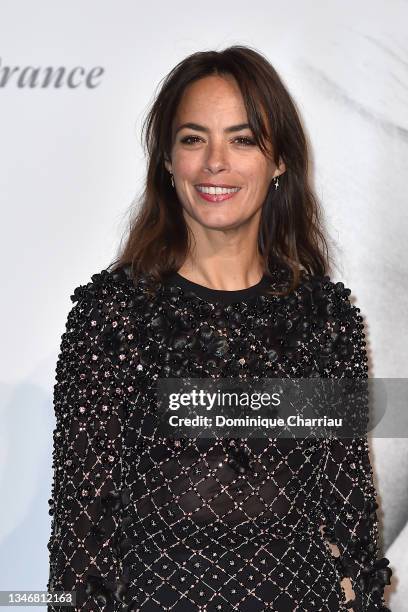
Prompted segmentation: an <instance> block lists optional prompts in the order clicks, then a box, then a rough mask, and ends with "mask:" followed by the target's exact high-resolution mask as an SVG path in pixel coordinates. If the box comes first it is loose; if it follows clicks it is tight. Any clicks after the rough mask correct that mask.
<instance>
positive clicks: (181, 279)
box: [165, 272, 271, 304]
mask: <svg viewBox="0 0 408 612" xmlns="http://www.w3.org/2000/svg"><path fill="white" fill-rule="evenodd" d="M165 283H166V284H167V285H176V286H178V287H180V288H182V289H184V290H186V291H191V292H192V293H194V294H195V295H197V296H198V297H200V298H202V299H204V300H206V301H208V302H221V303H224V304H226V303H228V304H230V303H233V302H246V301H247V300H249V299H252V298H253V297H256V296H257V295H260V294H262V293H263V292H264V290H265V289H266V288H267V287H269V286H270V283H271V279H270V277H269V276H268V275H267V274H265V273H264V274H263V276H262V278H261V279H260V280H259V281H258V282H257V283H256V284H255V285H251V286H250V287H246V288H244V289H233V290H228V289H213V288H211V287H206V286H205V285H200V284H199V283H195V282H193V281H191V280H189V279H188V278H186V277H185V276H182V275H181V274H179V273H178V272H172V273H171V274H169V275H168V276H167V278H166V280H165Z"/></svg>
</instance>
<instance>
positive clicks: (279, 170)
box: [274, 157, 286, 178]
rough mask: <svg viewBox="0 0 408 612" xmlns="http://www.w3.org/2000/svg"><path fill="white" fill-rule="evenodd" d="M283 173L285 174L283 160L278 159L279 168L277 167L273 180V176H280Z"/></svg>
mask: <svg viewBox="0 0 408 612" xmlns="http://www.w3.org/2000/svg"><path fill="white" fill-rule="evenodd" d="M284 172H286V164H285V162H284V161H283V159H282V158H281V157H280V158H279V166H278V168H277V169H276V171H275V174H274V178H275V176H280V175H281V174H283V173H284Z"/></svg>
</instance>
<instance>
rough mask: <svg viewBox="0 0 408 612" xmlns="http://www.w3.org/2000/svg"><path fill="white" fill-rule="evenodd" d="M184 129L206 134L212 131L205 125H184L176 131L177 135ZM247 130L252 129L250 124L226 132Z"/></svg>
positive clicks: (228, 128) (240, 125) (239, 125)
mask: <svg viewBox="0 0 408 612" xmlns="http://www.w3.org/2000/svg"><path fill="white" fill-rule="evenodd" d="M183 128H189V129H190V130H195V131H196V132H206V133H208V132H209V131H210V130H209V129H208V128H206V127H204V126H203V125H199V124H198V123H183V124H182V125H179V126H178V128H177V129H176V131H175V134H177V132H179V131H180V130H182V129H183ZM246 128H249V129H251V127H250V125H249V123H239V124H238V125H230V126H229V127H227V128H225V129H224V132H240V131H241V130H245V129H246Z"/></svg>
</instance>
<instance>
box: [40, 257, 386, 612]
mask: <svg viewBox="0 0 408 612" xmlns="http://www.w3.org/2000/svg"><path fill="white" fill-rule="evenodd" d="M285 275H286V271H285V269H284V268H283V267H279V266H277V267H276V269H275V270H274V271H273V274H272V277H267V276H266V275H265V276H264V277H263V279H262V280H261V281H260V282H259V283H258V284H257V285H254V286H252V287H250V288H247V289H243V290H238V291H221V290H216V289H210V288H207V287H204V286H202V285H198V284H196V283H193V282H191V281H188V280H187V279H185V278H184V277H182V276H181V275H179V274H178V273H173V274H172V275H171V276H169V277H168V278H167V279H166V281H164V282H163V283H162V284H160V285H158V286H156V288H153V289H152V288H151V287H149V284H148V282H147V279H146V278H144V277H143V278H139V279H138V280H137V283H136V286H135V285H134V284H133V282H132V280H131V278H130V273H129V268H123V269H121V270H119V271H117V272H111V271H107V270H102V271H101V272H100V273H98V274H95V275H93V276H92V280H91V281H90V282H89V283H87V284H86V285H81V286H79V287H77V288H76V289H75V291H74V294H73V295H72V296H71V299H72V301H73V302H74V303H75V304H74V306H73V307H72V309H71V311H70V312H69V315H68V320H67V324H66V331H65V333H64V334H63V336H62V341H61V349H60V350H61V352H60V355H59V358H58V363H57V369H56V384H55V387H54V408H55V414H56V419H57V421H56V428H55V430H54V452H53V458H54V461H53V469H54V482H53V488H52V495H51V499H50V501H49V503H50V506H51V507H50V514H51V515H52V528H51V536H50V540H49V543H48V548H49V552H50V576H49V582H48V585H47V586H48V590H49V591H52V590H76V597H77V604H76V608H75V609H76V610H86V611H90V610H93V611H99V610H104V611H112V610H142V611H143V612H153V611H157V612H159V611H162V610H172V611H174V612H182V611H185V612H189V611H191V612H193V611H198V610H206V611H216V610H241V611H245V612H256V611H258V610H274V611H276V612H289V611H294V610H296V611H301V612H315V611H319V610H323V611H327V610H330V611H332V610H333V611H337V610H346V609H348V608H349V607H348V606H347V605H346V600H345V594H344V591H343V590H342V587H341V585H340V582H341V579H342V577H344V576H348V577H350V578H351V583H352V586H353V589H354V593H355V601H354V603H353V610H354V611H355V612H357V611H362V610H364V611H365V610H367V611H372V610H382V611H386V610H388V608H386V607H385V606H384V600H383V588H384V585H385V584H388V583H389V578H390V575H391V570H390V568H388V567H386V566H387V564H388V560H387V559H385V558H383V559H378V543H377V539H378V530H377V515H376V502H375V497H376V492H375V489H374V486H373V481H372V470H371V465H370V460H369V455H368V445H367V439H366V437H361V438H359V439H334V438H333V439H332V438H321V439H315V440H314V441H311V440H310V439H307V438H306V439H277V438H269V439H267V443H266V444H265V445H264V448H263V450H262V451H261V452H260V451H259V450H258V451H255V450H254V449H253V448H251V445H250V444H248V443H246V442H245V439H239V440H238V441H237V440H234V439H232V440H229V441H228V443H227V442H226V441H224V442H220V441H215V440H212V441H211V440H207V441H206V443H205V444H204V443H203V441H201V442H199V441H195V440H194V438H190V439H188V438H183V439H181V440H177V439H171V438H169V439H168V440H164V441H163V440H160V439H153V438H152V437H151V436H150V437H149V435H148V433H149V431H151V422H152V419H154V415H155V403H154V397H155V395H154V393H153V390H154V388H155V385H156V382H157V379H158V378H159V377H176V378H177V377H195V378H207V377H209V378H217V377H230V378H239V377H241V376H244V377H245V376H249V377H265V378H267V377H281V378H291V377H297V378H305V377H306V378H307V377H310V376H321V377H362V378H366V377H367V356H366V350H365V341H364V331H363V323H362V317H361V316H360V314H359V309H358V308H356V307H355V306H354V305H352V304H351V303H350V301H349V298H348V296H349V294H350V290H349V289H346V288H344V285H343V284H342V283H336V284H334V283H333V282H332V281H331V280H330V279H329V277H327V276H325V277H319V278H318V277H315V276H310V275H308V274H306V273H303V276H302V282H301V284H300V286H299V287H298V288H297V289H296V290H295V291H294V292H292V293H291V294H290V296H289V297H280V296H269V295H266V294H265V289H266V288H267V287H268V286H270V285H271V284H272V285H273V286H276V287H278V286H282V284H284V283H285V278H286V277H285ZM322 525H325V529H324V534H322V531H321V529H320V527H321V526H322ZM327 540H330V541H331V542H332V543H336V544H337V546H338V549H339V550H340V557H337V558H336V557H335V556H333V554H332V552H331V550H330V547H329V544H328V542H327ZM48 609H49V610H67V609H69V608H66V607H65V608H64V607H59V606H57V605H49V606H48ZM71 609H72V608H71Z"/></svg>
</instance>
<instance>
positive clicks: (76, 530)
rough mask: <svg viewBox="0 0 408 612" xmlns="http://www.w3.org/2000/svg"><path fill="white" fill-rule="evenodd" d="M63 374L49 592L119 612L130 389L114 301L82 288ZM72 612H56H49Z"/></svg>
mask: <svg viewBox="0 0 408 612" xmlns="http://www.w3.org/2000/svg"><path fill="white" fill-rule="evenodd" d="M71 299H72V300H73V301H74V302H75V301H76V300H78V303H77V304H75V305H74V306H73V307H72V309H71V311H70V312H69V314H68V318H67V323H66V331H65V333H64V334H63V335H62V339H61V346H60V354H59V356H58V361H57V366H56V384H55V386H54V410H55V416H56V427H55V429H54V434H53V440H54V450H53V470H54V477H53V486H52V494H51V499H50V501H49V503H50V506H51V508H50V514H51V515H52V524H51V536H50V540H49V543H48V549H49V555H50V557H49V560H50V567H49V570H50V573H49V582H48V584H47V587H48V590H49V591H57V590H65V591H71V590H75V591H76V607H75V610H81V611H84V610H87V611H89V610H93V611H94V612H95V611H99V610H103V611H106V612H108V611H109V612H110V611H113V610H119V609H121V607H120V605H121V604H120V597H121V593H123V592H124V590H125V589H126V577H125V576H123V571H122V570H123V568H122V566H121V560H120V548H119V544H120V537H121V529H120V526H121V517H122V514H123V508H124V507H125V506H126V503H127V495H126V490H125V489H123V487H122V456H121V453H122V434H123V431H122V430H123V422H124V418H123V400H124V393H125V392H124V389H123V384H121V378H120V377H119V373H120V365H119V363H117V364H116V363H115V360H114V359H112V356H111V354H110V352H109V350H106V348H105V347H106V346H107V338H108V339H109V338H111V335H112V332H113V327H112V318H114V317H112V316H111V315H110V313H109V307H107V304H106V303H105V302H106V301H107V300H108V299H109V298H108V297H107V296H106V295H105V294H104V292H103V291H102V292H101V291H100V290H98V286H97V285H96V286H94V285H92V283H91V284H90V285H88V286H86V287H80V288H78V289H77V290H76V291H75V293H74V295H73V296H72V298H71ZM68 609H71V610H72V609H74V608H67V607H61V606H60V607H59V606H58V605H49V606H48V610H61V611H62V610H64V611H65V612H66V611H67V610H68Z"/></svg>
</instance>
